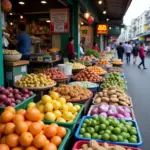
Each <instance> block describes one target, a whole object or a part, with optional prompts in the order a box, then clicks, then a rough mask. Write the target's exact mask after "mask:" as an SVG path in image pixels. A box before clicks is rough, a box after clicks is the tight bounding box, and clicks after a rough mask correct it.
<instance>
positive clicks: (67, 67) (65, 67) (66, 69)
mask: <svg viewBox="0 0 150 150" xmlns="http://www.w3.org/2000/svg"><path fill="white" fill-rule="evenodd" d="M58 70H59V71H61V72H63V73H64V74H65V75H72V65H71V64H59V65H58Z"/></svg>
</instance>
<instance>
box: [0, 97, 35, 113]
mask: <svg viewBox="0 0 150 150" xmlns="http://www.w3.org/2000/svg"><path fill="white" fill-rule="evenodd" d="M35 96H36V94H33V95H32V96H31V97H29V98H27V99H26V100H24V101H23V102H21V103H19V104H17V105H16V106H14V108H15V109H16V110H19V109H26V108H27V106H28V104H29V103H31V102H33V100H34V97H35ZM4 109H5V107H0V113H2V112H3V111H4Z"/></svg>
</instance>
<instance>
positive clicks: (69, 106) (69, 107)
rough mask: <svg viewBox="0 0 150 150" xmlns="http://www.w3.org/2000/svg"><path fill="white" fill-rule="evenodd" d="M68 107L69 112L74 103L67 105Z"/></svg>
mask: <svg viewBox="0 0 150 150" xmlns="http://www.w3.org/2000/svg"><path fill="white" fill-rule="evenodd" d="M66 105H67V106H68V109H69V111H71V109H72V107H73V104H72V103H66Z"/></svg>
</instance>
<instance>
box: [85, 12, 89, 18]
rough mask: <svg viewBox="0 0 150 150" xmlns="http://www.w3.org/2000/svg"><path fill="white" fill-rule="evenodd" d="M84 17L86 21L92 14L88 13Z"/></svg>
mask: <svg viewBox="0 0 150 150" xmlns="http://www.w3.org/2000/svg"><path fill="white" fill-rule="evenodd" d="M84 17H85V18H86V19H88V18H89V17H90V13H89V12H88V11H87V12H86V13H84Z"/></svg>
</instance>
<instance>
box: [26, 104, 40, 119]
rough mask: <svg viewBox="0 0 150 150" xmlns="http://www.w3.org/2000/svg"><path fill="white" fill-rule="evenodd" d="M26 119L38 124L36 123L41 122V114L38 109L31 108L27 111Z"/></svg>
mask: <svg viewBox="0 0 150 150" xmlns="http://www.w3.org/2000/svg"><path fill="white" fill-rule="evenodd" d="M25 117H26V119H27V120H29V121H33V122H36V121H39V120H41V113H40V111H39V110H38V109H37V108H34V107H30V108H28V109H27V112H26V114H25Z"/></svg>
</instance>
